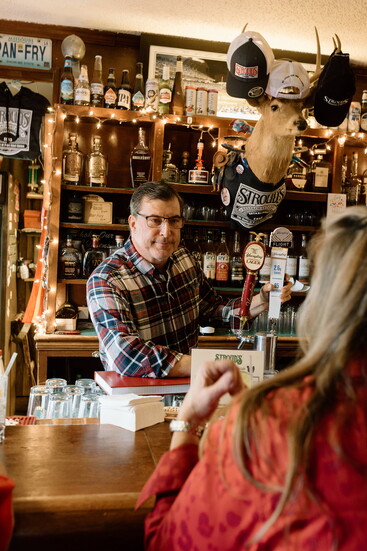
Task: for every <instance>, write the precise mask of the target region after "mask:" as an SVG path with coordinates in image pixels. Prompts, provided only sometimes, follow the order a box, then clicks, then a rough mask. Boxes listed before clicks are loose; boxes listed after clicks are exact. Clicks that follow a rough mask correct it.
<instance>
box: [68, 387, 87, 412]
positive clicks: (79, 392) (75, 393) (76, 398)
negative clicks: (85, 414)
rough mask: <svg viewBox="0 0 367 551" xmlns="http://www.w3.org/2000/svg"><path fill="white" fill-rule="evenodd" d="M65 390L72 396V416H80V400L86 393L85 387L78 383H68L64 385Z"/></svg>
mask: <svg viewBox="0 0 367 551" xmlns="http://www.w3.org/2000/svg"><path fill="white" fill-rule="evenodd" d="M64 392H65V393H66V394H68V395H70V396H71V400H72V404H71V416H72V417H78V415H79V408H80V402H81V399H82V396H83V394H84V389H83V388H82V387H80V386H76V385H66V387H64Z"/></svg>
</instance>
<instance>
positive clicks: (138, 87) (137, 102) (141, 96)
mask: <svg viewBox="0 0 367 551" xmlns="http://www.w3.org/2000/svg"><path fill="white" fill-rule="evenodd" d="M144 100H145V88H144V79H143V64H142V63H140V62H138V63H137V64H136V75H135V84H134V92H133V95H132V98H131V108H132V110H133V111H142V110H143V109H144Z"/></svg>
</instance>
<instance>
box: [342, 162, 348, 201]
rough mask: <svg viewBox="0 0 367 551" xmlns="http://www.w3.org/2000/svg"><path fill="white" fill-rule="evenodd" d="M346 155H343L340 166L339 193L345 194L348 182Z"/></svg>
mask: <svg viewBox="0 0 367 551" xmlns="http://www.w3.org/2000/svg"><path fill="white" fill-rule="evenodd" d="M347 174H348V155H343V161H342V166H341V192H342V193H347V188H346V185H347V181H348V176H347Z"/></svg>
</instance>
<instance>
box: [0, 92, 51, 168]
mask: <svg viewBox="0 0 367 551" xmlns="http://www.w3.org/2000/svg"><path fill="white" fill-rule="evenodd" d="M49 105H50V103H49V101H48V100H47V99H46V98H45V97H44V96H41V94H37V93H36V92H32V90H30V89H29V88H25V87H24V86H22V87H21V89H20V90H19V92H18V93H17V94H15V95H14V96H13V95H12V93H11V91H10V90H9V88H8V86H7V85H6V83H5V82H2V83H1V84H0V155H3V156H4V157H12V158H13V159H29V160H33V159H36V158H37V157H38V155H39V154H40V128H41V122H42V117H43V116H44V114H45V113H46V111H47V107H49Z"/></svg>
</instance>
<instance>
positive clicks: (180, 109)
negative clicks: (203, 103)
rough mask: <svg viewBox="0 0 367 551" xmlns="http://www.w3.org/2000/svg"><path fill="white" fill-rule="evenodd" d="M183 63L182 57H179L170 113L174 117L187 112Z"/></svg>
mask: <svg viewBox="0 0 367 551" xmlns="http://www.w3.org/2000/svg"><path fill="white" fill-rule="evenodd" d="M182 70H183V61H182V57H181V56H177V63H176V74H175V80H174V82H173V88H172V101H171V104H170V113H172V115H178V116H182V115H183V114H184V112H185V95H184V89H183V83H182Z"/></svg>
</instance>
